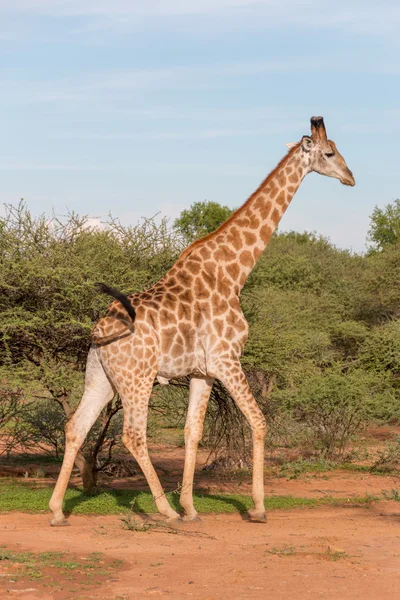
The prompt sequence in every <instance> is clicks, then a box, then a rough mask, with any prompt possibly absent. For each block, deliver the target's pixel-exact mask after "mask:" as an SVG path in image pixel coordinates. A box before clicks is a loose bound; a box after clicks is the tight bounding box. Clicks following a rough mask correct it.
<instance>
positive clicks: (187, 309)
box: [178, 303, 192, 321]
mask: <svg viewBox="0 0 400 600" xmlns="http://www.w3.org/2000/svg"><path fill="white" fill-rule="evenodd" d="M191 318H192V307H191V306H190V304H186V303H179V304H178V319H179V320H180V321H190V320H191Z"/></svg>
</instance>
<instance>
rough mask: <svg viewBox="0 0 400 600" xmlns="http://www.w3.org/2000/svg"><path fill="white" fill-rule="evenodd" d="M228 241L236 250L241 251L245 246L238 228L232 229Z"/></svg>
mask: <svg viewBox="0 0 400 600" xmlns="http://www.w3.org/2000/svg"><path fill="white" fill-rule="evenodd" d="M226 239H227V241H228V242H229V243H230V244H232V246H233V247H234V248H235V250H240V249H241V247H242V246H243V243H242V239H241V235H240V232H239V231H238V230H237V229H236V227H232V229H231V231H230V232H229V234H228V236H227V238H226Z"/></svg>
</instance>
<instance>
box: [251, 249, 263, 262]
mask: <svg viewBox="0 0 400 600" xmlns="http://www.w3.org/2000/svg"><path fill="white" fill-rule="evenodd" d="M261 254H262V250H261V248H254V250H253V258H254V261H257V260H258V259H259V258H260V256H261Z"/></svg>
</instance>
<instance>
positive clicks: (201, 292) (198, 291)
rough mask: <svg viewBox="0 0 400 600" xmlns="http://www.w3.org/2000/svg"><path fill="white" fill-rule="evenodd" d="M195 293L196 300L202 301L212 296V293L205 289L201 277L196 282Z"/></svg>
mask: <svg viewBox="0 0 400 600" xmlns="http://www.w3.org/2000/svg"><path fill="white" fill-rule="evenodd" d="M193 293H194V295H195V296H196V298H199V299H200V300H204V299H205V298H209V296H210V291H209V290H208V288H206V287H205V285H204V282H203V281H202V280H201V279H200V278H199V277H197V278H196V279H195V280H194V289H193Z"/></svg>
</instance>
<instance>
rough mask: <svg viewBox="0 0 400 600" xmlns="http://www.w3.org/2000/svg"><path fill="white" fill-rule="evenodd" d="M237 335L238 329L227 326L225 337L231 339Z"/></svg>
mask: <svg viewBox="0 0 400 600" xmlns="http://www.w3.org/2000/svg"><path fill="white" fill-rule="evenodd" d="M235 335H236V331H235V330H234V329H233V327H227V329H226V331H225V337H226V338H227V339H228V340H231V339H232V338H234V337H235Z"/></svg>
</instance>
